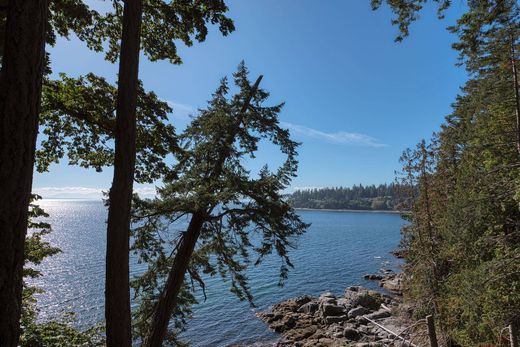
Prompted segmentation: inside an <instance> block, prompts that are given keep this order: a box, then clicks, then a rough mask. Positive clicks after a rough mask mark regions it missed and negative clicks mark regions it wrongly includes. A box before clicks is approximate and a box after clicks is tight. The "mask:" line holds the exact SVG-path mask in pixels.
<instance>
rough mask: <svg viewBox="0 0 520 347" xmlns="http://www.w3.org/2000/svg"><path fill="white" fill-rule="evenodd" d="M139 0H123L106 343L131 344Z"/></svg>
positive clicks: (107, 269) (109, 246)
mask: <svg viewBox="0 0 520 347" xmlns="http://www.w3.org/2000/svg"><path fill="white" fill-rule="evenodd" d="M141 18H142V2H141V0H125V4H124V13H123V36H122V39H121V53H120V57H119V76H118V92H117V109H116V135H115V160H114V178H113V181H112V188H111V189H110V195H109V197H110V205H109V206H110V207H109V210H108V226H107V254H106V286H105V319H106V333H107V346H117V347H121V346H131V344H132V331H131V313H130V279H129V276H130V271H129V243H130V241H129V238H130V209H131V202H132V190H133V183H134V171H135V153H136V134H135V128H136V115H135V112H136V103H137V86H138V72H139V50H140V30H141Z"/></svg>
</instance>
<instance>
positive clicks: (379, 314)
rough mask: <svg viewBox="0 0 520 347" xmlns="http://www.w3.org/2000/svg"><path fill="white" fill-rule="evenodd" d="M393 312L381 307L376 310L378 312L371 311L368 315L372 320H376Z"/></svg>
mask: <svg viewBox="0 0 520 347" xmlns="http://www.w3.org/2000/svg"><path fill="white" fill-rule="evenodd" d="M390 316H391V314H390V312H388V311H387V310H385V309H383V308H382V309H380V310H379V311H376V312H373V313H370V314H367V315H366V317H367V318H370V319H372V320H375V319H380V318H386V317H390Z"/></svg>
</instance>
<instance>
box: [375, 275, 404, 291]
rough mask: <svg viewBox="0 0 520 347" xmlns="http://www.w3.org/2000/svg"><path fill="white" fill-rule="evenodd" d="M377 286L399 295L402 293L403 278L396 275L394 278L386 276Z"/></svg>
mask: <svg viewBox="0 0 520 347" xmlns="http://www.w3.org/2000/svg"><path fill="white" fill-rule="evenodd" d="M379 285H380V286H381V287H383V288H385V289H386V290H388V291H389V292H392V293H395V294H401V293H402V292H403V276H402V274H398V275H395V276H388V277H386V278H384V279H382V280H381V281H380V282H379Z"/></svg>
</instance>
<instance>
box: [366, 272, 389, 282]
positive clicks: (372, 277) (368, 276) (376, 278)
mask: <svg viewBox="0 0 520 347" xmlns="http://www.w3.org/2000/svg"><path fill="white" fill-rule="evenodd" d="M363 278H364V279H366V280H371V281H379V280H382V279H383V278H384V277H383V275H379V274H366V275H365V276H363Z"/></svg>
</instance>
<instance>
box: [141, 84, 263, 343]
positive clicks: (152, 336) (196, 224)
mask: <svg viewBox="0 0 520 347" xmlns="http://www.w3.org/2000/svg"><path fill="white" fill-rule="evenodd" d="M262 77H263V76H262V75H260V76H259V77H258V79H257V80H256V82H255V84H254V85H253V86H252V87H251V91H250V92H249V95H247V96H246V99H245V100H244V104H243V105H242V108H241V110H240V113H239V114H238V116H237V119H236V121H235V124H234V126H233V129H232V130H231V131H230V132H229V133H228V136H227V137H226V138H225V139H224V144H223V148H222V152H221V153H220V156H219V158H218V160H216V162H215V165H214V167H213V170H212V172H211V174H210V176H209V177H208V180H209V181H213V180H216V179H218V178H219V176H220V175H221V173H222V170H223V168H224V162H225V161H226V159H227V158H228V157H229V154H230V153H231V148H232V145H233V142H234V141H235V138H236V135H237V133H238V130H239V128H240V125H241V123H242V120H243V117H244V115H245V113H246V112H247V109H248V108H249V105H250V103H251V99H252V98H253V96H254V95H255V94H256V92H257V90H258V86H259V85H260V82H261V81H262ZM211 210H212V208H211V206H209V205H208V206H205V208H203V209H201V210H199V211H198V212H195V213H194V214H193V215H192V216H191V220H190V224H189V225H188V229H187V230H186V232H185V233H184V234H183V235H182V238H181V241H180V244H179V246H178V249H177V253H176V254H175V258H174V260H173V266H172V268H171V269H170V272H169V273H168V279H167V280H166V284H165V285H164V290H163V291H162V293H161V296H160V297H159V301H158V302H157V305H156V307H155V311H154V314H153V317H152V325H151V327H150V332H149V334H148V336H147V337H146V339H145V342H144V346H146V347H161V346H162V342H163V340H164V337H165V336H166V333H167V331H168V323H169V322H170V318H171V316H172V313H173V310H174V309H175V307H176V306H177V303H178V297H179V292H180V290H181V288H182V284H183V282H184V276H185V275H186V271H187V270H188V267H189V264H190V259H191V256H192V254H193V251H194V250H195V245H196V243H197V240H198V238H199V235H200V231H201V229H202V225H203V224H204V222H205V221H206V219H205V218H206V216H207V215H208V214H210V213H211ZM208 211H209V212H208Z"/></svg>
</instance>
